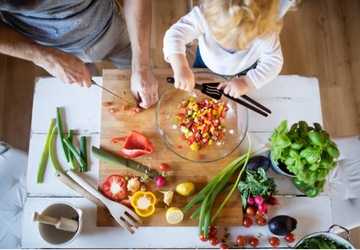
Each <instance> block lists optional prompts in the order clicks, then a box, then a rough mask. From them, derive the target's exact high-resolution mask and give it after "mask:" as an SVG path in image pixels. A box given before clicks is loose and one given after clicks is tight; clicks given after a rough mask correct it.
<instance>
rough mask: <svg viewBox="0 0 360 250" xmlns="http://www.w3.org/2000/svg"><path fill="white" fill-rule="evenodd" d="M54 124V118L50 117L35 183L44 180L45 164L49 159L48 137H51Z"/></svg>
mask: <svg viewBox="0 0 360 250" xmlns="http://www.w3.org/2000/svg"><path fill="white" fill-rule="evenodd" d="M54 126H55V119H51V121H50V127H49V130H48V133H47V136H46V140H45V145H44V148H43V151H42V154H41V159H40V163H39V167H38V172H37V179H36V182H37V183H43V182H44V175H45V170H46V166H47V163H48V159H49V143H50V137H51V132H52V130H53V129H54Z"/></svg>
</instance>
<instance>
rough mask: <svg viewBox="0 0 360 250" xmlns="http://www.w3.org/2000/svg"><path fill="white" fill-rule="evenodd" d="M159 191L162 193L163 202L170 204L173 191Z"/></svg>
mask: <svg viewBox="0 0 360 250" xmlns="http://www.w3.org/2000/svg"><path fill="white" fill-rule="evenodd" d="M161 193H162V194H163V202H164V203H165V204H166V205H167V206H170V205H171V202H172V200H173V198H174V191H171V190H169V191H161Z"/></svg>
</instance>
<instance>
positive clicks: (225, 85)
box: [218, 76, 250, 98]
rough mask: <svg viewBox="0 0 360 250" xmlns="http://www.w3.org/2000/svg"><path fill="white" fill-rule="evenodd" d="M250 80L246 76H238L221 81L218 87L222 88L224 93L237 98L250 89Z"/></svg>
mask: <svg viewBox="0 0 360 250" xmlns="http://www.w3.org/2000/svg"><path fill="white" fill-rule="evenodd" d="M249 81H250V80H249V79H248V78H247V77H246V76H240V77H239V78H234V79H232V80H230V81H228V82H222V83H220V84H219V86H218V89H222V90H223V91H224V93H225V94H227V95H230V96H232V97H234V98H239V97H240V96H242V95H246V94H247V93H248V92H249V90H250V82H249Z"/></svg>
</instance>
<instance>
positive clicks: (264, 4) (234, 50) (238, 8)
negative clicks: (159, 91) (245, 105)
mask: <svg viewBox="0 0 360 250" xmlns="http://www.w3.org/2000/svg"><path fill="white" fill-rule="evenodd" d="M279 8H280V7H279V0H203V1H202V2H201V5H200V7H194V8H193V9H192V11H191V12H190V13H188V14H187V15H185V16H184V17H182V18H181V19H180V20H179V21H178V22H177V23H175V24H174V25H172V26H171V27H170V28H169V30H168V31H167V32H166V34H165V37H164V48H163V52H164V57H165V60H166V61H167V62H169V63H170V64H171V67H172V69H173V72H174V78H175V87H176V88H179V89H183V90H187V91H191V90H192V89H193V88H194V85H195V79H194V74H193V72H192V71H191V68H190V66H189V63H188V61H187V59H186V56H185V51H186V44H188V43H190V42H192V41H194V40H195V39H198V49H197V58H196V60H195V65H194V66H195V67H196V66H200V67H201V65H202V64H203V65H205V66H206V67H207V68H209V69H210V70H211V71H213V72H214V73H216V74H219V75H225V76H235V75H236V76H238V77H236V78H233V79H232V80H230V81H227V82H224V83H222V84H220V85H219V88H222V89H223V90H224V92H225V93H226V94H229V95H231V96H233V97H235V98H238V97H240V96H241V95H244V94H246V93H247V92H248V91H249V90H250V89H253V88H254V89H259V88H261V87H263V86H264V85H265V84H266V83H268V82H270V81H271V80H273V79H274V78H275V77H276V76H277V75H278V74H279V73H280V71H281V68H282V65H283V55H282V52H281V46H280V41H279V33H280V30H281V26H282V24H281V20H280V18H279V12H280V9H279Z"/></svg>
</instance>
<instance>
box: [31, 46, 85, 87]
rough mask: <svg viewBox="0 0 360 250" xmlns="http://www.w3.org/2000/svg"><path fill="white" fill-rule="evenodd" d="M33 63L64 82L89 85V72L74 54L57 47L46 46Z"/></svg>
mask: <svg viewBox="0 0 360 250" xmlns="http://www.w3.org/2000/svg"><path fill="white" fill-rule="evenodd" d="M34 63H35V64H36V65H38V66H40V67H42V68H43V69H45V70H46V71H47V72H49V74H51V75H52V76H54V77H56V78H58V79H59V80H61V81H63V82H64V83H69V84H74V83H75V84H78V85H80V86H83V87H90V86H91V75H90V72H89V70H88V69H87V68H86V66H85V64H84V63H83V62H82V61H81V60H80V59H79V58H77V57H76V56H73V55H71V54H68V53H65V52H62V51H60V50H58V49H53V48H46V49H45V50H44V53H43V55H42V56H40V57H39V58H37V59H36V60H35V61H34Z"/></svg>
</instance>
